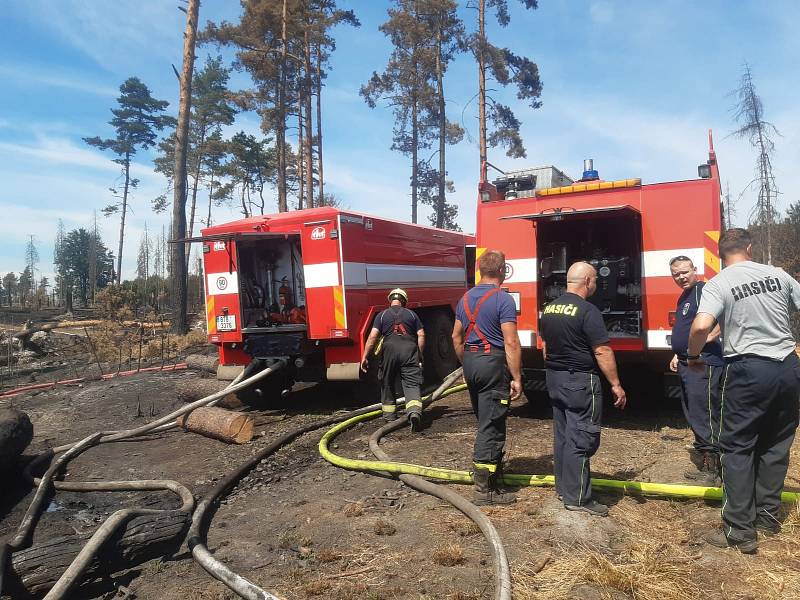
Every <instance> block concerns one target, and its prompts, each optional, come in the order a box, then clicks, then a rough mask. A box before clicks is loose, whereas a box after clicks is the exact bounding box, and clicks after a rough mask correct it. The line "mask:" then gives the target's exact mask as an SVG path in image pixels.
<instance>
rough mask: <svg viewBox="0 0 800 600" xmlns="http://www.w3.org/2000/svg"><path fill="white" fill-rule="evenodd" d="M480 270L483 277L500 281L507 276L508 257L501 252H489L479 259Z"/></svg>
mask: <svg viewBox="0 0 800 600" xmlns="http://www.w3.org/2000/svg"><path fill="white" fill-rule="evenodd" d="M478 269H480V271H481V277H491V278H492V279H500V278H502V277H504V276H505V272H506V255H505V254H503V253H502V252H500V250H487V251H486V252H484V253H483V254H481V257H480V258H479V259H478Z"/></svg>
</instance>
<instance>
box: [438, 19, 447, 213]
mask: <svg viewBox="0 0 800 600" xmlns="http://www.w3.org/2000/svg"><path fill="white" fill-rule="evenodd" d="M436 95H437V96H438V101H439V197H438V198H437V199H436V227H439V228H441V227H444V205H445V197H444V188H445V177H446V176H447V172H446V170H445V169H446V166H445V146H446V141H447V140H446V139H445V136H446V135H447V116H446V114H445V105H444V68H443V65H442V30H441V28H439V30H438V31H437V32H436Z"/></svg>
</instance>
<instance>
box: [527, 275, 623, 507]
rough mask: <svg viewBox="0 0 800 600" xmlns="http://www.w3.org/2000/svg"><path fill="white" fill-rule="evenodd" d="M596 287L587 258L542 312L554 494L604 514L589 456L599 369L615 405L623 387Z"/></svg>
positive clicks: (599, 409)
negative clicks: (591, 298)
mask: <svg viewBox="0 0 800 600" xmlns="http://www.w3.org/2000/svg"><path fill="white" fill-rule="evenodd" d="M596 290H597V271H595V269H594V267H593V266H592V265H590V264H588V263H585V262H577V263H574V264H573V265H572V266H571V267H570V268H569V271H567V291H566V293H564V294H562V295H561V296H559V297H558V298H556V299H555V300H553V301H552V302H550V303H549V304H548V305H547V306H546V307H545V308H544V311H543V312H542V318H541V320H540V329H541V334H542V338H543V339H544V366H545V376H546V378H547V393H548V394H549V395H550V402H551V404H552V405H553V466H554V470H555V476H556V495H557V496H558V498H559V499H560V500H562V501H563V502H564V508H566V509H567V510H577V511H582V512H586V513H589V514H590V515H594V516H598V517H605V516H606V515H608V507H607V506H606V505H605V504H601V503H600V502H597V501H596V500H594V499H593V498H592V482H591V471H590V469H589V459H590V458H591V457H592V456H594V454H595V452H597V450H598V448H599V447H600V424H601V420H602V416H603V391H602V389H601V387H600V376H599V374H598V369H599V370H600V371H602V372H603V375H605V376H606V379H608V382H609V383H610V384H611V393H612V394H613V395H614V406H616V407H617V408H619V409H623V408H625V403H626V397H625V390H623V389H622V386H621V385H620V381H619V375H618V374H617V363H616V360H615V359H614V352H613V350H611V348H610V347H609V345H608V342H609V339H608V331H607V330H606V326H605V324H604V323H603V316H602V315H601V314H600V310H599V309H598V308H597V307H596V306H595V305H594V304H592V303H590V302H587V300H586V299H587V298H588V297H589V296H591V295H592V294H594V292H595V291H596Z"/></svg>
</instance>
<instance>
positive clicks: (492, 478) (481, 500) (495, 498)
mask: <svg viewBox="0 0 800 600" xmlns="http://www.w3.org/2000/svg"><path fill="white" fill-rule="evenodd" d="M472 479H473V481H474V482H475V494H474V495H473V500H472V503H473V504H476V505H478V506H484V505H487V504H513V503H514V502H516V501H517V497H516V496H515V495H514V494H510V493H508V492H501V491H498V490H497V487H496V483H495V482H496V474H495V473H492V472H491V471H490V470H489V469H485V468H482V467H475V470H474V471H473V473H472Z"/></svg>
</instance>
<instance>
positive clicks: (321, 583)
mask: <svg viewBox="0 0 800 600" xmlns="http://www.w3.org/2000/svg"><path fill="white" fill-rule="evenodd" d="M332 587H333V584H332V583H331V582H330V581H327V580H325V579H315V580H313V581H309V582H308V583H305V584H303V591H304V592H305V593H306V594H308V595H309V596H321V595H323V594H325V595H326V596H327V595H328V593H327V592H328V591H330V589H331V588H332Z"/></svg>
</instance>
